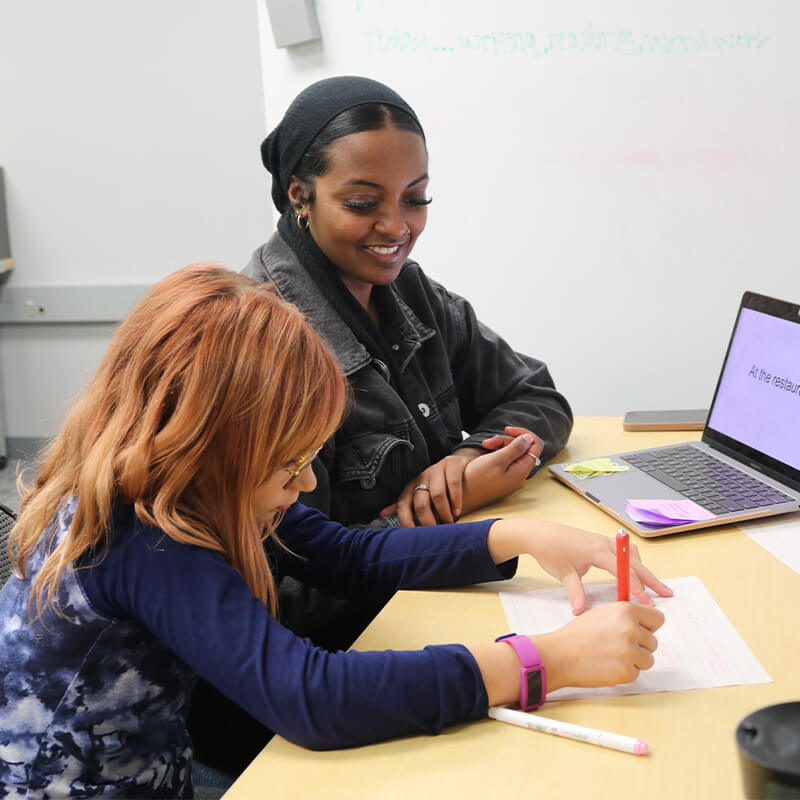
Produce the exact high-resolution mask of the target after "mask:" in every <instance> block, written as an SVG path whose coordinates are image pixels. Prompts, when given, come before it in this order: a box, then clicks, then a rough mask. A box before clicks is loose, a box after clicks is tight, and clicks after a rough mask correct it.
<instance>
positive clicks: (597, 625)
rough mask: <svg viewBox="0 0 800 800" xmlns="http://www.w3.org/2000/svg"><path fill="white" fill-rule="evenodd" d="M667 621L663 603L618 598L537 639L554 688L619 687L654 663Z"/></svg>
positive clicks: (548, 677)
mask: <svg viewBox="0 0 800 800" xmlns="http://www.w3.org/2000/svg"><path fill="white" fill-rule="evenodd" d="M663 624H664V614H663V613H662V612H661V611H659V610H658V609H657V608H653V607H652V606H643V605H639V604H638V603H620V602H618V603H613V604H610V605H604V606H599V607H597V608H593V609H591V610H590V611H587V612H586V613H584V614H581V615H580V616H578V617H576V618H575V619H573V620H571V621H570V622H569V623H567V624H566V625H565V626H564V627H563V628H559V629H558V630H556V631H553V632H552V633H546V634H543V635H541V636H532V637H531V640H532V641H533V643H534V645H535V646H536V649H537V650H538V651H539V655H540V656H541V657H542V661H543V663H544V664H545V666H546V667H547V686H548V690H553V691H554V690H555V689H559V688H561V687H562V686H583V687H598V686H617V685H618V684H621V683H631V682H632V681H635V680H636V678H638V677H639V673H640V672H641V671H642V670H646V669H650V667H652V666H653V663H654V658H653V654H654V653H655V651H656V648H657V647H658V642H657V640H656V637H655V632H656V631H657V630H658V629H659V628H660V627H661V626H662V625H663Z"/></svg>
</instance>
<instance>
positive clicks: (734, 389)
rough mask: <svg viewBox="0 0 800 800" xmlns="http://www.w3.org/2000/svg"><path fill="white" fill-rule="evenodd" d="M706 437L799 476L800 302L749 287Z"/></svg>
mask: <svg viewBox="0 0 800 800" xmlns="http://www.w3.org/2000/svg"><path fill="white" fill-rule="evenodd" d="M703 440H704V441H706V440H708V441H709V443H712V442H713V443H715V444H716V445H719V446H721V447H722V449H724V450H725V451H726V452H728V453H729V455H733V456H734V457H736V458H738V459H739V460H741V461H744V462H745V463H747V464H750V465H751V466H755V467H756V468H763V471H764V472H765V473H767V474H771V475H773V477H780V478H781V479H782V480H785V481H786V480H787V479H788V482H789V483H792V484H794V483H795V482H797V481H800V316H798V306H797V305H795V304H791V303H785V302H783V301H780V300H775V299H773V298H768V297H764V296H762V295H757V294H755V293H753V292H746V293H745V295H744V297H743V298H742V305H741V307H740V309H739V316H738V318H737V321H736V326H735V327H734V331H733V335H732V336H731V340H730V344H729V345H728V353H727V356H726V358H725V363H724V365H723V368H722V373H721V374H720V378H719V382H718V384H717V389H716V393H715V395H714V400H713V403H712V406H711V411H710V414H709V418H708V423H707V426H706V433H705V434H704V436H703ZM730 451H734V452H730ZM751 462H755V463H751Z"/></svg>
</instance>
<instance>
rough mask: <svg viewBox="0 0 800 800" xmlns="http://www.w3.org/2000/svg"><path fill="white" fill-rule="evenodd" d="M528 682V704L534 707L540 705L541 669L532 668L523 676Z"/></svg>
mask: <svg viewBox="0 0 800 800" xmlns="http://www.w3.org/2000/svg"><path fill="white" fill-rule="evenodd" d="M525 678H526V680H527V681H528V703H529V704H530V705H535V704H536V703H540V702H541V701H542V700H543V698H542V668H541V667H534V668H533V669H532V670H530V671H529V672H527V673H526V674H525Z"/></svg>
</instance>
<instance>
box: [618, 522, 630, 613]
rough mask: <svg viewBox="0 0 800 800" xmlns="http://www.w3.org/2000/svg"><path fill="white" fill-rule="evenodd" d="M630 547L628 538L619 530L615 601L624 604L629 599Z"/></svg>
mask: <svg viewBox="0 0 800 800" xmlns="http://www.w3.org/2000/svg"><path fill="white" fill-rule="evenodd" d="M630 583H631V545H630V537H629V536H628V534H627V533H625V531H624V530H622V528H620V530H619V533H618V534H617V600H624V601H625V602H626V603H627V602H628V600H630V599H631V595H630Z"/></svg>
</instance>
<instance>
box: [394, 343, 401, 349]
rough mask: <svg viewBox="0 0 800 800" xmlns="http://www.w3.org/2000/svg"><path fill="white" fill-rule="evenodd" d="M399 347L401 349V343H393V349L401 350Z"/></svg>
mask: <svg viewBox="0 0 800 800" xmlns="http://www.w3.org/2000/svg"><path fill="white" fill-rule="evenodd" d="M399 349H400V345H399V344H393V345H392V350H399Z"/></svg>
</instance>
